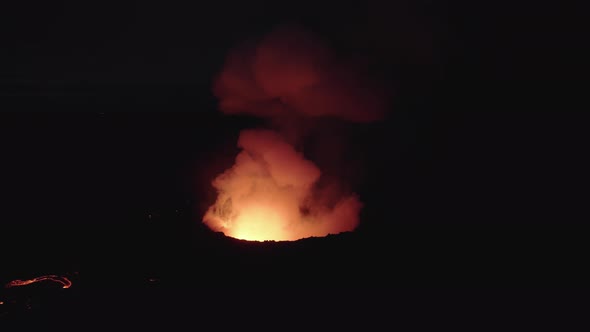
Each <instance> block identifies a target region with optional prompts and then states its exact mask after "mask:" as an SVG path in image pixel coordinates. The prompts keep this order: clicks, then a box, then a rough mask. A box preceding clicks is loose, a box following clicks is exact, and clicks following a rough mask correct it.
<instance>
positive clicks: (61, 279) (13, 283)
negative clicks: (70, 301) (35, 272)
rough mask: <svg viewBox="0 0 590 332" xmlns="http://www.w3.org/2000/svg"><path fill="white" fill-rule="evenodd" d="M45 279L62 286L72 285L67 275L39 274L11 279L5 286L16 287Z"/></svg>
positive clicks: (68, 286)
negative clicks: (35, 276) (33, 276)
mask: <svg viewBox="0 0 590 332" xmlns="http://www.w3.org/2000/svg"><path fill="white" fill-rule="evenodd" d="M45 280H49V281H53V282H56V283H58V284H61V285H62V288H70V286H72V282H71V281H70V280H69V279H68V278H67V277H64V276H58V275H47V276H40V277H37V278H33V279H26V280H20V279H16V280H13V281H11V282H9V283H7V284H6V286H5V287H6V288H11V287H18V286H26V285H30V284H34V283H36V282H40V281H45Z"/></svg>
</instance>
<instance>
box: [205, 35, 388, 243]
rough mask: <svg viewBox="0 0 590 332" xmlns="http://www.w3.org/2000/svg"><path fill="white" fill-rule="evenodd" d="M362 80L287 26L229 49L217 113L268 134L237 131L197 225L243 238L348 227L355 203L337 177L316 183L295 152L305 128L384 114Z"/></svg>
mask: <svg viewBox="0 0 590 332" xmlns="http://www.w3.org/2000/svg"><path fill="white" fill-rule="evenodd" d="M364 76H365V75H364V74H363V71H362V66H359V65H355V64H352V63H350V62H346V61H343V60H342V59H339V58H338V57H336V56H335V54H334V53H332V52H331V51H330V50H329V49H328V48H327V47H325V46H323V44H322V43H321V42H320V40H319V39H317V38H315V37H314V36H313V35H311V34H310V33H307V32H306V31H305V30H303V29H301V28H297V27H293V26H284V27H280V28H278V29H276V30H275V31H273V32H271V33H270V34H268V35H267V36H265V37H264V38H262V39H260V40H259V41H258V42H256V43H249V44H244V45H242V46H240V47H238V48H236V49H235V50H234V51H233V52H231V53H230V54H229V56H228V57H227V59H226V63H225V66H224V68H223V70H222V71H221V73H220V74H219V76H218V77H217V79H216V81H215V84H214V93H215V95H216V96H217V97H218V98H219V107H220V110H221V111H222V112H224V113H227V114H247V115H252V116H256V117H260V118H264V119H267V120H269V125H270V127H271V128H272V129H248V130H244V131H242V132H241V133H240V136H239V140H238V147H239V148H241V149H242V150H241V152H240V153H239V154H238V156H237V157H236V160H235V164H234V165H233V167H231V168H230V169H228V170H226V171H225V172H224V173H223V174H221V175H219V176H218V177H217V178H216V179H215V180H214V181H213V186H214V188H215V189H216V190H217V191H218V197H217V201H216V202H215V203H214V205H213V206H211V207H210V208H209V210H208V211H207V213H206V214H205V216H204V218H203V220H204V222H205V223H206V224H207V225H209V227H210V228H212V229H213V230H216V231H222V232H223V233H225V234H226V235H228V236H232V237H236V238H241V239H247V240H296V239H300V238H306V237H311V236H325V235H328V234H336V233H340V232H345V231H352V230H354V229H355V228H356V227H357V225H358V223H359V213H360V210H361V208H362V203H361V201H360V199H359V197H358V196H357V195H356V194H354V193H352V192H351V191H349V190H347V189H344V188H347V186H345V185H343V184H342V183H337V182H339V181H342V179H339V180H334V178H330V181H323V183H324V184H323V185H320V182H322V181H320V180H321V179H324V178H327V177H326V174H323V173H322V171H321V170H320V169H319V168H318V166H317V165H316V164H314V163H313V162H312V161H311V160H308V159H307V158H306V157H305V155H304V154H303V152H304V151H302V150H301V149H302V147H303V146H304V144H303V143H304V141H305V138H306V136H307V135H313V131H311V132H310V131H309V130H306V129H308V128H309V127H310V126H312V127H313V126H316V127H317V126H320V124H322V125H321V126H323V125H324V124H325V123H326V121H325V119H339V120H341V121H342V120H344V121H348V122H360V123H363V122H370V121H375V120H378V119H379V118H381V117H382V116H383V113H384V110H385V105H384V101H385V99H384V98H383V94H382V93H381V92H380V91H379V89H378V88H377V86H375V85H374V84H371V82H370V81H369V80H368V79H366V77H364ZM319 119H322V120H323V121H319ZM322 129H325V128H319V131H318V129H317V128H316V129H315V130H316V132H321V131H322ZM326 130H327V129H326ZM316 136H317V135H316ZM317 137H321V135H319V136H317ZM317 137H316V140H317ZM326 183H327V184H326Z"/></svg>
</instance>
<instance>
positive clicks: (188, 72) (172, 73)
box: [0, 0, 588, 286]
mask: <svg viewBox="0 0 590 332" xmlns="http://www.w3.org/2000/svg"><path fill="white" fill-rule="evenodd" d="M475 2H477V4H475ZM561 9H563V8H559V10H561ZM570 11H571V12H572V13H576V12H577V11H576V10H575V9H571V10H570ZM557 12H558V10H557V9H556V6H554V5H549V4H539V3H535V4H534V5H528V4H526V5H525V4H520V3H518V4H517V3H512V2H509V1H483V2H482V1H452V0H448V1H429V0H420V1H409V0H404V1H395V2H392V1H383V2H379V1H363V2H362V3H360V4H343V3H328V2H319V1H293V2H289V1H287V2H284V3H279V2H274V1H268V2H264V1H258V0H256V1H229V0H219V1H212V2H210V3H207V4H205V3H202V2H200V1H190V2H189V1H186V2H174V1H135V2H131V1H129V2H127V1H114V2H112V3H108V2H96V3H95V4H92V5H91V4H89V3H87V2H80V1H61V2H59V1H51V2H49V1H45V2H33V1H11V2H10V3H9V4H3V5H2V9H1V11H0V13H1V14H0V15H1V19H0V31H2V32H1V34H2V46H1V52H0V54H1V55H0V60H1V62H0V142H1V143H0V162H1V166H0V181H1V185H0V193H1V195H0V197H2V200H1V202H0V213H1V216H0V220H1V221H0V223H1V224H2V225H1V226H2V231H1V233H2V237H4V238H5V239H6V238H8V242H7V243H8V246H7V248H8V249H6V250H7V251H6V252H8V253H9V254H8V255H3V256H4V257H5V258H6V256H9V257H8V258H7V259H6V262H5V264H4V266H3V268H1V269H0V279H2V281H4V280H5V279H6V280H8V279H10V278H13V277H18V276H19V275H20V274H28V273H30V274H35V273H37V271H71V270H80V271H81V273H83V272H84V271H86V275H90V274H94V275H98V276H97V277H87V279H86V280H87V281H86V282H87V284H91V283H92V282H95V283H97V284H100V283H107V284H109V285H111V284H115V281H113V280H112V273H113V272H111V271H113V270H116V271H118V272H117V273H119V274H120V275H122V276H125V277H121V278H122V279H125V278H128V280H134V278H135V277H136V276H141V277H142V278H143V277H145V276H148V275H149V274H150V273H156V274H158V273H159V275H160V276H168V277H170V279H174V278H176V277H178V275H177V273H178V274H180V273H188V272H187V271H192V270H191V269H192V265H191V264H190V263H187V262H192V261H198V262H199V263H198V268H197V267H195V269H199V268H204V267H207V266H209V267H210V266H215V267H216V268H217V269H221V270H220V271H223V272H218V273H219V274H225V273H228V274H231V273H232V271H234V273H235V270H232V269H233V267H232V265H231V263H228V265H227V266H226V265H224V264H223V263H220V262H214V263H211V262H213V261H215V260H216V259H219V258H220V257H222V258H223V257H226V256H227V255H230V254H227V255H226V254H224V253H221V254H220V253H219V252H220V251H221V252H223V250H225V249H216V250H218V251H216V252H215V253H214V254H210V255H209V253H208V252H205V251H206V248H209V247H207V246H208V245H209V244H208V243H209V242H207V241H210V239H209V240H205V238H207V236H208V235H206V234H207V233H206V231H205V230H203V229H202V227H199V225H198V224H199V223H198V218H199V217H200V215H201V214H202V212H203V207H204V206H207V204H208V203H206V202H210V201H211V200H212V195H213V193H212V192H211V190H210V188H209V187H208V186H209V185H208V182H209V181H210V180H211V178H212V177H213V176H214V175H215V174H217V173H219V172H220V171H221V170H223V169H225V168H227V167H228V166H229V165H230V164H231V162H232V160H233V158H234V156H235V151H236V148H235V141H236V138H237V135H238V132H239V130H240V129H242V128H245V127H248V126H250V125H251V124H255V123H257V122H256V120H252V119H241V118H226V117H224V116H222V115H221V114H220V113H219V112H218V111H217V106H216V100H215V98H214V96H213V94H212V91H211V82H212V79H213V77H214V75H215V74H216V73H217V72H218V71H219V70H220V69H221V66H222V65H223V61H224V57H225V55H226V54H227V52H228V51H229V50H230V49H231V48H232V47H234V46H235V45H236V44H237V43H239V42H242V41H244V40H246V39H248V38H256V37H257V36H260V35H261V34H264V33H266V32H268V31H269V30H271V29H272V27H274V26H276V25H277V24H281V23H286V22H297V23H299V24H301V25H303V26H305V27H307V28H309V29H310V30H312V31H314V32H315V33H317V34H318V35H319V36H321V37H322V38H323V40H324V41H325V42H326V43H327V44H328V45H330V46H331V47H333V48H334V49H335V50H336V53H337V54H339V55H342V56H348V57H355V58H361V59H364V60H365V61H366V63H367V64H368V67H369V68H370V73H371V75H372V77H373V78H375V79H377V80H379V81H381V82H382V83H383V84H384V86H385V87H386V88H387V89H388V91H389V92H390V93H391V94H392V95H393V96H395V98H394V103H393V106H392V107H391V112H390V113H389V116H388V117H387V118H386V119H385V120H384V121H383V122H380V123H376V124H371V125H368V126H367V127H364V128H363V129H360V130H359V131H358V132H356V133H355V135H357V136H355V137H356V138H357V139H358V147H357V148H358V149H359V151H360V152H362V153H363V158H364V160H365V162H366V165H368V167H367V169H366V170H365V171H366V173H367V176H366V178H365V180H364V182H363V183H361V185H360V189H359V193H360V194H361V197H362V198H363V200H364V201H365V202H366V204H367V205H366V209H365V210H364V212H363V223H362V226H361V228H360V230H359V232H358V238H354V239H353V240H351V241H353V242H351V244H350V246H348V244H347V243H348V242H346V241H348V240H342V241H343V242H342V243H340V244H338V243H337V244H336V245H338V246H339V247H337V248H339V250H342V251H343V252H345V253H347V252H354V251H355V249H354V248H355V247H354V246H353V244H352V243H354V244H355V245H356V246H358V247H359V248H362V249H359V251H358V254H357V255H359V256H358V257H371V259H369V260H365V259H362V258H358V260H355V261H354V262H356V263H350V264H353V266H352V267H350V266H349V267H347V268H349V269H350V270H355V268H358V269H361V268H362V269H365V271H369V272H367V273H365V277H364V278H361V280H360V281H358V280H357V281H356V282H359V283H361V284H363V285H366V284H371V283H372V282H374V281H375V280H378V281H380V282H382V283H380V285H385V286H400V285H402V286H403V285H407V284H408V283H409V284H413V285H417V286H421V285H430V284H433V283H434V284H437V283H442V284H444V285H446V284H447V282H448V284H453V285H457V284H458V285H463V284H462V283H463V281H465V282H467V283H468V284H469V283H472V284H475V285H494V284H495V283H501V284H509V285H512V284H517V285H523V284H524V285H527V282H529V281H530V280H536V281H535V282H532V281H531V283H533V284H535V285H547V283H549V282H556V281H557V280H558V281H557V282H556V284H560V283H561V284H562V281H563V282H564V283H568V282H572V283H574V284H576V285H578V284H579V281H580V280H584V278H583V276H582V275H581V269H580V266H579V263H581V260H582V259H583V256H584V255H583V253H584V252H585V249H586V248H585V246H586V244H585V243H584V242H585V241H583V240H585V239H582V238H581V237H582V235H583V234H587V231H588V227H587V226H586V223H587V221H586V220H585V218H583V217H581V215H582V214H581V213H580V210H581V209H580V208H579V206H581V205H582V204H583V203H584V201H583V199H582V197H583V196H582V195H581V194H579V193H580V192H582V191H583V190H585V188H586V186H585V176H583V174H584V173H586V172H587V167H586V166H585V164H584V163H583V160H584V157H585V156H584V153H583V152H585V151H586V150H587V146H586V145H585V143H584V141H585V136H586V135H587V134H586V133H585V132H586V128H585V126H584V121H583V119H582V116H581V112H579V111H578V110H577V109H576V105H575V102H573V100H575V99H573V98H571V96H572V95H573V94H574V93H575V91H572V90H570V89H569V88H566V87H565V84H555V83H556V82H566V81H568V80H569V77H570V74H572V76H573V74H574V70H575V69H576V67H575V65H574V64H573V63H574V60H575V59H576V57H581V54H580V53H577V52H575V51H577V50H581V48H582V47H581V46H580V40H581V39H580V38H581V36H580V35H581V33H580V32H579V31H580V28H581V24H582V23H581V22H582V19H581V17H580V16H577V17H576V15H573V16H572V17H571V19H568V20H559V19H558V18H557V15H556V14H557ZM576 31H578V32H576ZM565 49H570V50H574V52H573V53H574V54H576V55H575V56H564V55H563V54H562V51H563V50H565ZM565 60H567V61H565ZM578 89H579V88H578ZM376 142H381V143H376ZM384 142H388V143H384ZM220 151H221V152H222V153H220ZM392 207H395V208H392ZM148 215H151V216H152V217H151V218H148ZM391 234H393V236H389V235H391ZM383 235H386V236H383ZM334 241H335V242H334V243H336V242H337V240H334ZM355 241H356V242H355ZM195 242H197V244H195ZM202 243H205V244H202ZM343 243H344V244H343ZM375 243H377V244H375ZM310 246H311V247H310V248H308V249H309V250H307V251H304V253H302V254H301V256H297V254H296V253H295V254H294V252H296V249H290V250H291V251H289V252H290V253H291V256H289V257H291V258H290V259H292V261H293V262H298V263H296V264H295V263H294V264H295V265H296V266H299V265H297V264H301V268H300V269H299V271H298V272H297V273H294V274H288V273H287V272H285V273H287V275H289V276H290V278H292V279H293V280H295V279H297V278H299V277H301V276H304V275H306V274H307V272H308V270H305V268H304V267H303V266H306V265H305V264H303V263H301V262H305V261H306V260H307V259H308V258H309V257H310V256H313V254H310V252H312V251H313V248H315V247H313V245H310ZM195 247H196V248H197V249H195ZM17 248H26V249H23V250H22V251H20V250H19V249H17ZM96 248H101V249H100V250H99V251H97V250H96ZM203 248H205V249H203ZM322 248H323V249H322V250H323V251H321V252H322V253H323V254H325V255H326V256H325V257H328V255H334V256H330V257H336V258H335V261H338V262H340V263H339V264H348V263H346V257H345V256H343V255H344V254H341V256H338V255H337V254H334V253H332V252H331V251H330V249H329V248H330V247H329V245H328V244H326V245H325V247H322ZM191 250H193V251H194V250H197V251H198V250H201V252H198V253H196V254H193V251H191ZM231 250H233V249H231ZM231 250H230V249H228V251H230V252H231ZM193 255H195V256H196V258H195V257H193ZM224 255H226V256H224ZM244 255H246V256H247V257H249V258H248V259H251V260H253V261H254V262H255V263H253V264H261V265H264V264H265V263H264V262H263V263H260V262H259V261H256V259H258V258H252V257H251V256H249V255H251V252H249V253H248V254H244ZM265 255H270V256H272V254H268V253H266V254H265ZM265 257H266V258H264V259H268V260H269V261H268V262H266V263H268V264H271V263H269V262H274V258H272V257H271V258H269V257H268V256H265ZM293 257H295V258H293ZM322 257H324V256H322ZM264 259H260V260H261V261H263V260H264ZM392 261H395V262H396V263H395V264H397V266H398V267H399V270H400V271H401V270H403V271H406V272H403V273H400V274H399V275H398V274H396V276H395V277H394V276H390V275H387V277H391V278H390V279H388V278H386V277H383V278H382V279H379V278H377V279H374V278H373V275H372V274H371V273H372V272H374V273H377V272H375V271H382V266H389V264H390V263H391V262H392ZM23 262H27V264H23ZM130 262H132V263H130ZM249 262H250V261H249ZM256 262H258V263H256ZM343 262H344V263H343ZM361 262H362V263H361ZM369 262H371V263H369ZM372 262H375V263H374V264H376V265H379V266H381V265H382V266H381V267H375V266H373V265H370V264H372ZM523 262H526V264H525V263H523ZM420 263H423V264H422V265H421V264H420ZM207 264H213V265H207ZM272 264H274V263H272ZM272 264H271V266H272V267H273V268H274V267H276V266H275V265H272ZM277 264H278V263H277ZM313 264H315V265H313V266H314V267H315V268H317V267H318V266H323V265H322V264H323V263H322V262H321V260H320V259H319V258H318V259H317V260H314V263H313ZM354 264H358V266H357V265H354ZM189 265H190V266H189ZM277 266H278V265H277ZM281 268H284V269H285V270H284V271H287V270H288V267H281ZM341 268H343V267H342V266H341ZM310 269H311V268H310ZM88 271H90V272H88ZM248 271H249V272H252V271H250V270H248ZM265 271H266V270H265ZM281 271H282V270H281ZM289 271H290V270H289ZM321 271H324V270H321ZM347 271H348V270H347ZM407 271H414V272H407ZM490 271H493V273H492V272H490ZM555 271H561V272H560V273H557V272H555ZM191 273H192V272H191ZM199 273H200V272H195V274H191V276H196V275H200V274H199ZM259 273H260V274H262V272H259ZM334 273H335V274H337V272H334ZM256 275H258V274H256ZM416 275H418V276H419V278H414V277H415V276H416ZM466 275H468V276H472V277H473V278H472V279H469V280H468V281H466V280H467V279H468V278H467V277H465V276H466ZM103 277H104V278H107V279H108V278H109V277H110V278H111V280H110V281H105V280H102V279H101V278H103ZM536 277H538V278H540V279H535V278H536ZM204 278H205V279H204V280H206V281H202V282H203V284H198V282H200V281H197V282H196V283H197V285H204V283H206V282H209V281H210V280H209V279H207V278H206V277H204ZM228 278H229V277H228ZM252 278H254V277H252ZM396 278H397V279H396ZM89 280H90V281H89ZM223 280H225V279H223ZM290 280H291V279H290ZM351 280H353V278H344V279H343V281H342V282H351ZM129 282H130V283H132V281H129ZM308 282H310V281H308ZM310 283H311V282H310Z"/></svg>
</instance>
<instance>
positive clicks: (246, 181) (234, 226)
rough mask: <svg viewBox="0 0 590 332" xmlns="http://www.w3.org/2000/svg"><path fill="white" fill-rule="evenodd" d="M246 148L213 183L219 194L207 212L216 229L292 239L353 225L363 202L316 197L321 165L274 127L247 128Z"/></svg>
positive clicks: (241, 141)
mask: <svg viewBox="0 0 590 332" xmlns="http://www.w3.org/2000/svg"><path fill="white" fill-rule="evenodd" d="M238 146H240V147H241V148H242V149H243V151H242V152H241V153H240V154H239V155H238V156H237V158H236V163H235V164H234V166H233V167H232V168H230V169H229V170H227V171H226V172H224V173H223V174H221V175H220V176H218V177H217V178H216V179H215V180H214V182H213V186H214V187H215V188H216V189H217V190H218V192H219V196H218V198H217V201H216V202H215V204H214V205H213V206H212V207H211V208H209V211H207V214H206V215H205V217H204V221H205V223H207V224H208V225H209V226H210V227H211V228H212V229H214V230H217V231H221V232H223V233H224V234H226V235H228V236H231V237H235V238H239V239H244V240H256V241H264V240H275V241H289V240H297V239H301V238H306V237H311V236H325V235H328V234H335V233H340V232H345V231H351V230H353V229H354V228H355V227H356V226H357V224H358V213H359V211H360V208H361V203H360V202H359V201H358V199H357V197H356V196H355V195H347V196H340V197H338V200H337V201H336V202H335V204H327V203H326V202H325V201H323V200H317V201H314V200H312V199H311V198H312V197H313V194H314V190H313V189H314V184H315V183H316V181H317V180H318V179H319V177H320V170H319V169H318V168H317V167H316V166H315V165H314V164H313V163H312V162H311V161H309V160H306V159H305V158H304V157H303V155H301V154H300V153H298V152H296V151H295V150H294V148H293V147H292V146H291V145H289V144H288V143H286V142H285V141H284V140H283V139H282V138H281V136H280V135H279V134H277V133H276V132H274V131H270V130H244V131H242V133H241V135H240V139H239V141H238Z"/></svg>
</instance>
